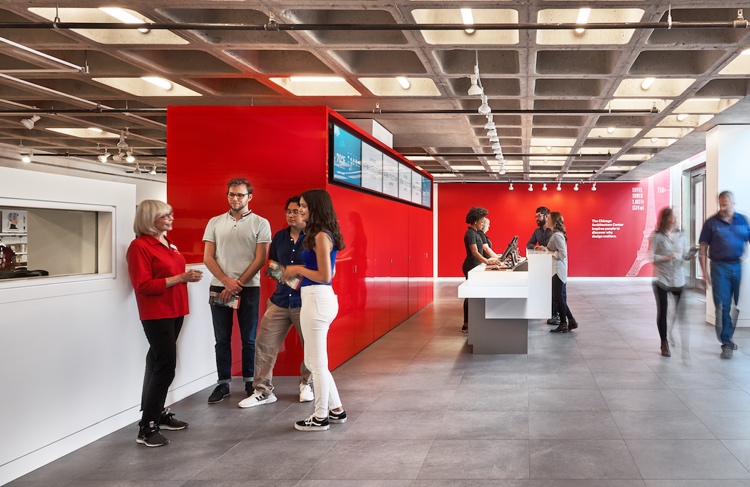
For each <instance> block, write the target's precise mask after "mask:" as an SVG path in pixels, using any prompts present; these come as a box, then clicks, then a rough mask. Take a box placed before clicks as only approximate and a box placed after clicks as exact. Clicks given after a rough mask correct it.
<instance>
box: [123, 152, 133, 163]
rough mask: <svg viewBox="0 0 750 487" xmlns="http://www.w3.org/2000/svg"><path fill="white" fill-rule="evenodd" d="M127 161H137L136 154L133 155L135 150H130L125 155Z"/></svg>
mask: <svg viewBox="0 0 750 487" xmlns="http://www.w3.org/2000/svg"><path fill="white" fill-rule="evenodd" d="M125 161H126V162H135V156H134V155H133V151H128V152H127V155H126V156H125Z"/></svg>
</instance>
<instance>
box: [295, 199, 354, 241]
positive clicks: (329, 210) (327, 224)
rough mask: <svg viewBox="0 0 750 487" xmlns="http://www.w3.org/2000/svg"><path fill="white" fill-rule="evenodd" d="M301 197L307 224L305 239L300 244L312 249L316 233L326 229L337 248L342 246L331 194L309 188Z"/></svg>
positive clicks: (342, 239) (341, 237) (342, 238)
mask: <svg viewBox="0 0 750 487" xmlns="http://www.w3.org/2000/svg"><path fill="white" fill-rule="evenodd" d="M301 199H303V200H305V204H306V205H307V225H306V226H305V240H303V241H302V245H303V246H304V247H305V248H306V249H308V250H312V249H313V248H314V247H315V237H316V236H317V235H318V233H320V232H323V231H326V230H327V231H328V232H330V233H331V236H332V237H333V245H334V247H336V249H337V250H342V249H343V248H344V237H343V236H342V235H341V229H340V228H339V221H338V218H336V211H334V209H333V200H331V195H330V194H328V192H327V191H326V190H324V189H310V190H308V191H305V192H304V193H302V196H301Z"/></svg>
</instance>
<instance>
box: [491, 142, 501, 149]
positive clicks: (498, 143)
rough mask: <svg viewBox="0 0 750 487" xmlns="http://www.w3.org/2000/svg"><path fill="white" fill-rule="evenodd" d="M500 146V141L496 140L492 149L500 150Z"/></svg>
mask: <svg viewBox="0 0 750 487" xmlns="http://www.w3.org/2000/svg"><path fill="white" fill-rule="evenodd" d="M500 148H501V147H500V142H495V143H494V144H492V150H498V149H500Z"/></svg>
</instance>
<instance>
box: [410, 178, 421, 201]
mask: <svg viewBox="0 0 750 487" xmlns="http://www.w3.org/2000/svg"><path fill="white" fill-rule="evenodd" d="M422 179H424V178H423V177H422V175H421V174H417V173H414V174H412V175H411V202H412V203H416V204H418V205H421V204H422Z"/></svg>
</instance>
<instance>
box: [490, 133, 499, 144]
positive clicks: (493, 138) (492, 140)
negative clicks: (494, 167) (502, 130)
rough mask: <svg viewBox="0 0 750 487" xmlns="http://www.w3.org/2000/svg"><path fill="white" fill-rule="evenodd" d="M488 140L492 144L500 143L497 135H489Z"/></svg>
mask: <svg viewBox="0 0 750 487" xmlns="http://www.w3.org/2000/svg"><path fill="white" fill-rule="evenodd" d="M490 142H492V143H493V144H494V143H495V142H497V143H498V144H499V143H500V138H498V136H497V135H495V136H494V137H490Z"/></svg>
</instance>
